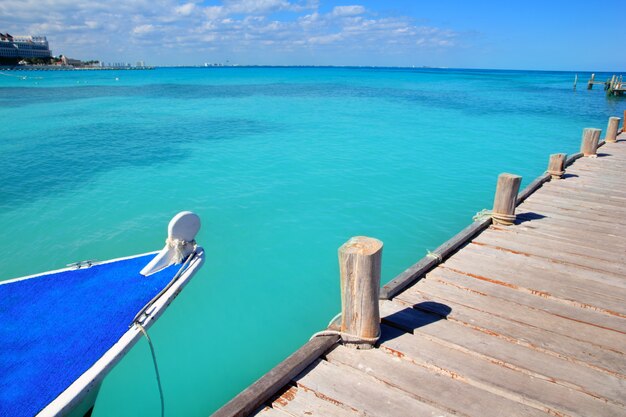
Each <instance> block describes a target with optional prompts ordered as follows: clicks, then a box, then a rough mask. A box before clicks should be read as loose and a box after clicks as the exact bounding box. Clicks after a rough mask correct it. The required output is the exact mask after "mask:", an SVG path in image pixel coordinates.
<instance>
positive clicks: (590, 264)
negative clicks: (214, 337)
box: [214, 119, 626, 417]
mask: <svg viewBox="0 0 626 417" xmlns="http://www.w3.org/2000/svg"><path fill="white" fill-rule="evenodd" d="M618 123H619V119H618ZM613 127H615V131H617V129H618V127H616V126H615V121H609V130H611V132H607V136H606V138H605V141H602V142H598V140H599V136H600V132H599V129H585V132H584V134H583V143H582V146H581V153H579V154H576V155H572V156H570V157H569V158H567V159H566V158H565V155H563V154H555V155H552V156H551V157H550V161H549V168H548V172H547V173H546V174H544V175H542V176H541V177H539V178H537V179H536V180H535V181H533V182H532V183H531V184H530V185H529V186H528V187H527V188H526V189H525V190H523V191H522V192H521V193H519V194H518V192H517V189H518V187H519V182H520V178H519V177H517V176H514V175H510V174H503V175H501V176H500V178H499V181H498V188H497V192H496V198H495V203H494V209H493V211H492V212H491V213H483V214H482V215H481V216H479V217H478V218H477V219H476V221H475V222H474V223H472V224H471V225H470V226H468V227H467V228H466V229H464V230H463V231H461V232H460V233H459V234H458V235H456V236H455V237H453V238H452V239H450V240H449V241H448V242H446V243H444V244H443V245H442V246H440V247H439V248H437V249H436V250H435V251H434V252H432V253H429V254H428V256H426V257H425V258H423V259H422V260H420V261H419V262H418V263H416V264H415V265H413V266H412V267H410V268H409V269H407V270H406V271H405V272H403V273H402V274H400V275H399V276H398V277H396V278H395V279H394V280H392V281H391V282H390V283H388V284H387V285H385V286H384V287H383V288H382V290H381V293H380V300H378V297H377V294H375V293H376V291H373V290H372V289H373V288H378V287H377V286H376V285H377V284H376V283H377V280H378V279H379V274H380V256H381V252H382V243H381V242H379V241H377V240H375V239H369V238H363V237H359V238H353V239H351V240H350V241H349V242H347V243H346V245H344V246H342V248H341V249H340V265H341V267H340V270H341V285H342V301H343V307H342V311H343V315H342V317H341V318H339V319H337V320H335V322H334V323H333V324H331V325H330V326H329V329H328V330H326V331H324V332H321V333H320V334H318V335H317V336H316V337H313V338H312V339H311V341H309V342H308V343H307V344H305V345H304V346H303V347H302V348H300V349H299V350H298V351H296V352H295V353H294V354H293V355H292V356H290V357H289V358H287V359H286V360H285V361H283V362H282V363H281V364H279V365H278V366H277V367H276V368H274V369H273V370H272V371H270V372H269V373H268V374H266V375H265V376H263V377H262V378H261V379H260V380H258V381H257V382H256V383H254V384H253V385H251V386H250V387H249V388H247V389H246V390H245V391H243V392H242V393H241V394H239V395H238V396H237V397H235V398H234V399H233V400H231V401H230V402H229V403H227V404H226V405H225V406H224V407H222V408H221V409H220V410H218V411H217V412H216V413H215V414H214V417H226V416H228V417H231V416H247V415H258V416H260V417H289V416H292V417H294V416H309V417H311V416H325V417H330V416H337V417H348V416H398V417H400V416H402V417H407V416H411V417H412V416H420V415H425V416H443V415H458V416H477V417H485V416H487V417H488V416H546V415H552V416H624V415H626V356H625V354H626V133H621V134H620V135H619V136H617V137H615V136H611V135H612V134H613V133H612V129H613ZM584 155H586V156H584ZM508 224H510V225H508ZM377 274H378V276H377ZM372 293H374V294H372ZM379 317H380V319H379ZM378 329H380V333H379V334H378V333H377V330H378ZM376 336H379V337H378V338H377V337H376ZM357 348H358V349H357Z"/></svg>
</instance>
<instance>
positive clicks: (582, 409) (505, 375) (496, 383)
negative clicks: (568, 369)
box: [381, 329, 625, 416]
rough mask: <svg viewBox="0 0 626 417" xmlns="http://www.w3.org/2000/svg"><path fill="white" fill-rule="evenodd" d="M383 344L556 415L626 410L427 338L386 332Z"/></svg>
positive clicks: (405, 356) (420, 362)
mask: <svg viewBox="0 0 626 417" xmlns="http://www.w3.org/2000/svg"><path fill="white" fill-rule="evenodd" d="M387 331H388V332H389V333H386V334H387V335H388V336H387V337H386V340H384V342H383V343H382V344H381V349H384V350H387V351H389V352H390V353H392V354H395V355H397V356H399V357H401V358H403V359H405V360H409V361H411V362H413V363H415V364H416V365H419V366H423V367H426V368H428V369H430V370H432V371H434V372H438V373H441V374H443V375H448V376H450V377H453V378H455V379H457V380H461V381H463V382H465V383H467V384H471V385H473V386H475V387H477V388H481V389H483V390H485V391H488V392H491V393H493V394H496V395H500V396H503V397H505V398H509V399H511V400H513V401H517V402H520V403H522V404H525V405H528V406H531V407H534V408H537V409H539V410H542V411H544V412H547V413H550V414H553V415H570V416H592V415H593V416H617V415H623V413H624V411H625V410H624V408H623V407H621V406H618V405H615V404H612V403H607V402H606V401H603V400H601V399H597V398H593V397H591V396H589V395H586V394H584V393H581V392H579V391H576V390H573V389H569V388H566V387H563V386H561V385H558V384H555V383H552V382H550V381H545V380H542V379H539V378H533V377H531V376H529V375H526V374H524V373H521V372H518V371H516V370H513V369H509V368H507V367H505V366H502V364H500V363H494V362H492V361H489V360H486V359H483V358H478V357H475V356H472V355H469V354H467V353H465V352H460V351H458V350H455V349H452V348H450V347H448V346H446V345H444V344H440V343H437V342H434V341H432V340H428V339H427V338H425V337H419V336H415V335H412V334H409V333H404V332H401V331H396V332H395V334H393V333H392V332H393V330H392V329H389V330H387V329H386V332H387Z"/></svg>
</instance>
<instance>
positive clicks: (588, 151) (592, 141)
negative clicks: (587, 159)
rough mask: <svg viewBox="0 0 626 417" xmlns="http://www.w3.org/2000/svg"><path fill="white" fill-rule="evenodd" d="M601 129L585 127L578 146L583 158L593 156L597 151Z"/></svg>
mask: <svg viewBox="0 0 626 417" xmlns="http://www.w3.org/2000/svg"><path fill="white" fill-rule="evenodd" d="M600 132H602V130H601V129H594V128H591V127H587V128H585V129H584V130H583V140H582V143H581V144H580V151H581V152H582V154H583V156H595V154H596V151H597V150H598V141H599V140H600Z"/></svg>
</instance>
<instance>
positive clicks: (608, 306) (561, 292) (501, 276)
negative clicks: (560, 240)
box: [446, 248, 626, 317]
mask: <svg viewBox="0 0 626 417" xmlns="http://www.w3.org/2000/svg"><path fill="white" fill-rule="evenodd" d="M482 249H486V248H482ZM470 250H472V249H470V248H467V249H466V254H463V255H464V256H462V257H461V256H459V257H456V258H455V259H451V260H450V262H447V263H446V267H447V268H449V269H452V270H454V271H457V272H460V273H465V274H471V275H472V276H474V277H476V278H479V279H483V280H485V281H490V282H494V283H499V284H500V285H509V286H512V287H514V288H517V289H519V290H520V291H526V292H528V293H531V294H536V295H538V296H542V297H547V298H551V299H554V300H556V301H561V302H565V303H568V304H571V305H575V306H578V307H582V308H590V309H593V310H596V311H600V312H603V313H606V314H611V315H616V316H620V317H626V305H624V302H623V300H624V298H623V293H624V290H623V289H621V288H619V287H616V286H611V285H607V284H604V283H602V282H600V281H599V280H597V279H595V278H596V277H595V276H593V275H591V274H586V273H584V272H585V271H582V270H581V271H580V272H579V273H577V274H576V276H571V275H570V276H567V281H566V283H565V281H564V276H563V275H561V273H560V272H559V271H555V270H544V269H541V268H536V267H533V266H531V265H528V264H524V263H523V262H522V265H521V266H520V262H519V260H515V259H513V258H507V259H498V258H496V257H489V256H484V255H481V254H479V253H478V251H475V252H474V253H473V254H470V253H469V252H470ZM471 255H474V256H471ZM591 280H593V285H591V282H590V281H591Z"/></svg>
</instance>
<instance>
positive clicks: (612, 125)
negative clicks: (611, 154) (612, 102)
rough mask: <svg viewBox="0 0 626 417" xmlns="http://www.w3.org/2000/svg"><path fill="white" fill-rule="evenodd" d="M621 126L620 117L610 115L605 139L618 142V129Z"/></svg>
mask: <svg viewBox="0 0 626 417" xmlns="http://www.w3.org/2000/svg"><path fill="white" fill-rule="evenodd" d="M618 128H619V117H609V124H608V126H607V127H606V136H605V137H604V140H606V141H607V142H617V129H618Z"/></svg>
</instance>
